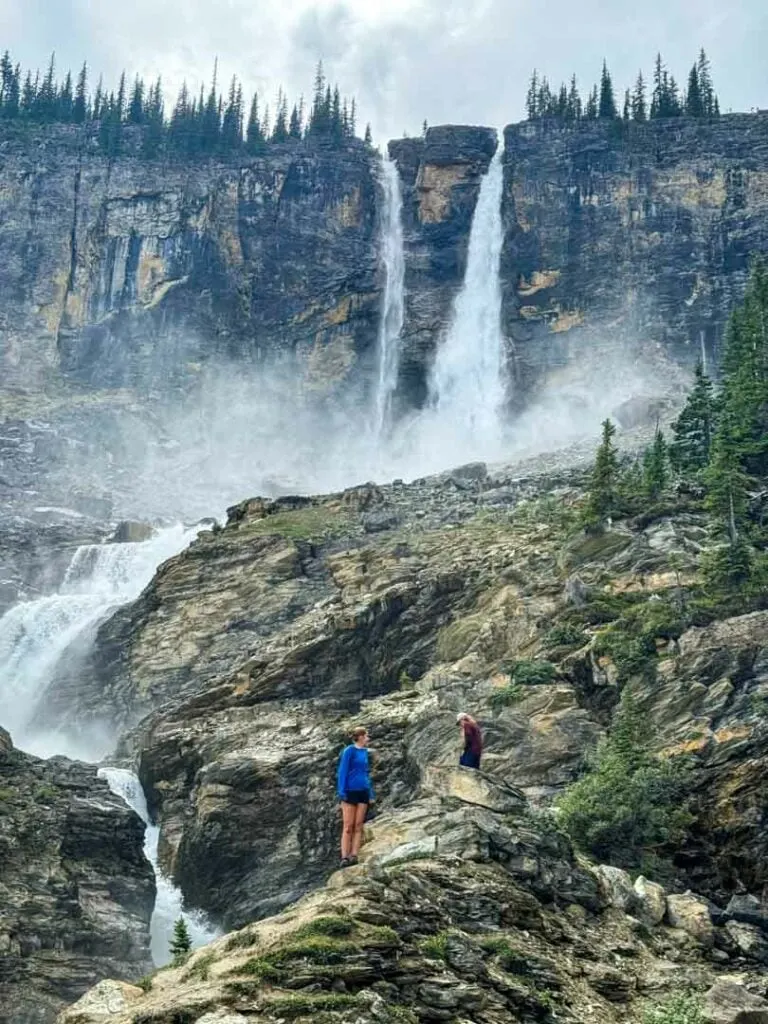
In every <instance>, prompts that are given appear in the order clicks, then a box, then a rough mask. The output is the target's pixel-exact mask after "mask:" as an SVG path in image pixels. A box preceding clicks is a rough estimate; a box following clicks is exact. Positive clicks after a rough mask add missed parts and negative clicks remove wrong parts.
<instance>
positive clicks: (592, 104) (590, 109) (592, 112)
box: [584, 85, 597, 121]
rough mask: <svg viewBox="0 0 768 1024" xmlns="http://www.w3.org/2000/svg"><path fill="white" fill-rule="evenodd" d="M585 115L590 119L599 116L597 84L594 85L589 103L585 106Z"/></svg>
mask: <svg viewBox="0 0 768 1024" xmlns="http://www.w3.org/2000/svg"><path fill="white" fill-rule="evenodd" d="M584 117H585V118H586V119H587V120H588V121H594V120H595V118H596V117H597V86H596V85H594V86H592V92H591V93H590V94H589V99H588V100H587V105H586V107H585V108H584Z"/></svg>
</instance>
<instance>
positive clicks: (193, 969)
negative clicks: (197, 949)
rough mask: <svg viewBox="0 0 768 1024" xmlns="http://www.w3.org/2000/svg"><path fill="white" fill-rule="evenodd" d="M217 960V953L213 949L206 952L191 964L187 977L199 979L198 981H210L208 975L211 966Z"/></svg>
mask: <svg viewBox="0 0 768 1024" xmlns="http://www.w3.org/2000/svg"><path fill="white" fill-rule="evenodd" d="M215 962H216V954H215V953H214V952H213V951H210V952H208V953H204V954H203V955H202V956H200V957H198V958H197V960H195V962H194V963H193V964H192V965H191V966H190V968H189V970H188V971H187V973H186V975H185V980H186V979H195V978H196V979H197V980H198V981H208V976H209V974H210V971H211V966H212V965H213V964H214V963H215Z"/></svg>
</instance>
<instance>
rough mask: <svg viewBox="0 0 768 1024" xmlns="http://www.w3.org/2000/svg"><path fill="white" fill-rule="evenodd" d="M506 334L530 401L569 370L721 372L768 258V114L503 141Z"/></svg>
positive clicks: (523, 135) (545, 128)
mask: <svg viewBox="0 0 768 1024" xmlns="http://www.w3.org/2000/svg"><path fill="white" fill-rule="evenodd" d="M504 162H505V193H504V215H505V222H506V237H505V244H504V250H503V254H502V283H503V288H504V318H503V319H504V329H505V333H506V335H507V338H508V339H509V342H510V345H511V349H512V352H513V355H514V366H515V372H516V377H517V384H518V388H519V390H520V391H522V393H523V395H525V394H527V393H529V392H530V389H531V387H532V386H534V385H535V383H536V382H537V381H541V379H542V377H544V376H545V375H546V371H547V370H548V369H551V368H555V367H557V366H560V365H562V364H564V363H565V362H567V361H569V360H571V361H573V360H589V359H590V358H596V359H597V360H601V359H604V358H605V357H606V356H609V355H611V354H612V355H614V356H617V355H623V357H624V358H623V360H622V364H623V365H625V366H626V365H628V364H629V363H631V362H632V360H633V359H636V358H637V357H638V356H644V357H645V359H646V360H650V361H653V359H654V358H655V353H656V352H662V351H663V352H665V353H666V354H667V355H671V356H672V358H674V359H676V360H678V361H684V362H688V363H691V362H693V361H694V360H695V359H697V358H699V357H700V356H701V354H702V353H704V355H705V358H706V359H708V360H709V362H710V364H713V363H715V362H716V360H717V358H718V356H719V353H720V347H721V343H722V338H723V331H724V328H725V323H726V321H727V318H728V314H729V312H730V310H731V309H732V307H733V305H734V303H735V302H736V301H738V300H739V299H740V297H741V294H742V293H743V289H744V285H745V281H746V274H747V270H748V266H749V260H750V257H751V256H752V255H754V254H756V253H764V252H768V114H766V113H765V112H763V113H760V114H733V115H729V116H725V117H722V118H720V119H718V120H715V121H712V122H702V121H696V120H690V119H685V118H684V119H673V120H662V121H652V122H649V123H648V124H642V125H635V124H630V125H628V126H626V127H622V126H621V124H620V123H618V122H617V123H615V124H614V123H610V124H606V123H604V122H600V121H598V122H592V123H590V122H585V123H583V124H581V125H579V127H578V128H576V129H573V128H570V127H567V126H563V125H562V124H558V123H557V122H549V121H542V122H534V123H524V124H520V125H511V126H510V127H508V128H507V129H506V131H505V156H504Z"/></svg>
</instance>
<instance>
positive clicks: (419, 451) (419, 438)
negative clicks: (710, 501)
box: [0, 149, 504, 964]
mask: <svg viewBox="0 0 768 1024" xmlns="http://www.w3.org/2000/svg"><path fill="white" fill-rule="evenodd" d="M382 188H383V194H384V206H383V210H382V218H381V261H382V265H383V270H384V276H385V281H384V289H383V303H382V311H381V325H380V329H379V344H378V367H377V374H376V380H375V395H374V403H373V404H374V407H373V410H372V416H371V418H370V419H371V428H372V429H371V434H372V437H373V441H374V444H375V446H376V449H377V451H379V452H383V451H385V450H386V451H394V442H395V440H396V433H397V428H396V424H395V422H394V421H395V416H394V414H393V399H394V396H395V393H396V390H397V384H398V372H399V365H400V356H401V345H402V335H403V323H404V312H405V251H404V238H403V216H402V213H403V209H402V207H403V200H402V194H401V188H400V177H399V174H398V171H397V167H396V166H395V164H394V163H393V162H391V161H389V160H385V161H384V163H383V167H382ZM501 198H502V151H501V149H499V150H498V151H497V152H496V154H495V156H494V157H493V159H492V161H491V164H490V167H489V169H488V172H487V174H486V175H485V178H484V180H483V182H482V186H481V189H480V195H479V199H478V202H477V208H476V210H475V214H474V219H473V223H472V230H471V234H470V240H469V252H468V261H467V268H466V275H465V279H464V283H463V286H462V288H461V291H460V293H459V294H458V296H457V298H456V301H455V305H454V310H453V320H452V323H451V326H450V328H449V330H448V332H447V334H446V336H445V338H444V340H443V342H442V344H441V346H440V347H439V349H438V352H437V355H436V358H435V363H434V367H433V372H432V376H431V381H430V402H429V407H428V408H427V409H426V410H424V411H423V412H422V413H421V414H420V416H419V418H418V419H417V420H416V421H415V422H414V421H412V422H411V423H410V425H408V426H407V428H406V429H403V430H401V432H400V438H399V440H400V442H402V441H403V438H405V439H406V441H407V442H409V443H410V444H411V447H412V448H414V453H413V454H414V465H415V466H417V467H418V468H419V469H421V468H422V467H427V468H429V469H432V468H433V467H434V468H436V469H444V468H446V467H447V466H449V465H451V464H453V465H456V464H457V463H458V462H460V461H464V460H468V459H471V458H484V459H487V458H489V457H492V456H493V455H494V454H495V453H496V451H497V449H498V447H499V445H500V440H501V422H502V420H501V409H502V405H503V401H504V387H503V383H502V380H503V377H502V371H503V348H504V346H503V338H502V334H501V290H500V284H499V261H500V254H501V245H502V233H503V232H502V220H501ZM391 468H392V467H390V468H389V470H384V471H383V472H389V471H391ZM397 468H399V467H397ZM390 475H391V476H395V475H397V473H395V472H391V473H390ZM413 475H416V473H414V474H413ZM351 482H353V481H350V483H351ZM161 511H162V510H158V512H161ZM195 533H196V531H195V530H188V529H185V528H184V527H182V526H180V525H179V526H176V527H172V528H170V529H165V530H160V531H158V532H157V533H156V534H155V535H154V536H153V537H152V538H151V539H150V540H148V541H145V542H143V543H133V544H99V545H93V544H90V545H85V546H83V547H81V548H79V549H78V550H77V551H76V552H75V555H74V557H73V559H72V562H71V565H70V567H69V570H68V572H67V573H66V577H65V579H64V580H63V582H62V584H61V586H60V587H59V590H58V592H57V593H55V594H50V595H48V596H44V597H40V598H38V599H36V600H32V601H23V602H20V603H19V604H17V605H15V606H14V607H13V608H11V609H10V610H9V611H7V612H6V613H5V615H4V616H3V617H2V618H0V726H3V727H4V728H6V729H8V731H9V732H10V733H11V735H12V738H13V740H14V741H15V743H16V745H17V746H19V747H20V748H22V749H24V750H27V751H29V752H30V753H33V754H36V755H38V756H41V757H50V756H52V755H55V754H64V755H66V756H70V757H78V758H81V759H84V760H90V761H93V762H101V764H102V767H101V768H100V772H101V774H102V775H103V777H104V778H105V779H106V780H107V781H108V783H109V785H110V786H111V788H112V790H113V791H114V792H115V793H117V794H118V795H120V796H121V797H122V798H123V799H124V800H125V801H126V802H127V803H128V804H129V805H130V806H131V807H133V808H134V810H135V811H136V812H137V813H138V814H139V815H140V817H141V818H142V819H143V820H144V822H145V823H146V825H147V831H146V844H145V851H146V854H147V856H148V858H149V860H150V861H151V862H152V864H153V865H154V867H155V873H156V878H157V891H158V896H157V904H156V908H155V915H154V917H153V921H152V950H153V955H154V957H155V960H156V962H157V963H158V964H162V963H164V962H165V961H166V959H167V952H168V940H169V933H170V929H171V928H172V925H173V921H174V920H175V918H177V917H178V916H179V915H180V914H181V912H182V911H181V906H182V897H181V894H180V893H179V892H178V891H177V890H176V889H174V887H173V886H172V885H171V883H170V882H169V881H168V880H167V879H165V878H164V877H163V876H162V874H161V872H160V871H159V868H158V861H157V846H158V834H159V832H158V828H157V826H155V825H154V824H152V822H150V820H149V815H148V813H147V805H146V801H145V798H144V794H143V792H142V789H141V785H140V783H139V781H138V779H137V778H136V777H135V776H134V775H133V774H132V773H131V772H129V771H126V770H125V769H122V768H113V767H104V766H103V764H104V763H103V760H102V759H103V758H104V757H105V755H107V754H108V753H109V752H110V751H111V750H113V749H114V741H115V737H114V736H103V737H101V738H98V737H93V736H90V737H88V736H84V735H78V736H77V737H75V738H74V739H73V738H72V737H71V736H70V735H65V734H63V733H53V734H52V733H50V732H47V733H45V734H41V732H40V730H39V729H37V730H36V728H35V713H36V709H37V708H38V707H39V705H40V703H41V701H43V700H44V699H45V693H46V690H47V688H48V687H49V685H50V684H51V682H52V681H53V679H54V678H55V675H56V670H57V666H58V664H59V662H60V660H61V658H62V657H63V656H64V654H65V653H66V652H67V651H68V649H70V648H71V646H72V645H73V644H74V643H75V642H76V641H80V642H81V643H88V642H90V640H91V638H92V633H93V631H94V630H95V629H96V627H97V626H98V624H99V623H100V622H101V621H103V620H104V619H105V618H106V617H107V615H108V614H109V613H110V611H111V610H113V609H115V608H116V607H118V606H120V605H123V604H125V603H127V602H129V601H133V600H135V599H136V598H137V597H138V596H139V595H140V593H141V592H142V590H143V589H144V588H145V587H146V586H147V584H148V583H149V582H150V580H151V579H152V576H153V575H154V573H155V571H156V569H157V567H158V566H159V565H160V563H161V562H163V561H165V560H166V559H168V558H169V557H171V556H172V555H175V554H176V553H178V552H179V551H181V550H182V549H183V548H184V547H186V546H187V544H189V542H190V541H191V540H192V539H193V537H194V536H195ZM188 921H189V924H190V930H191V933H192V935H193V938H194V939H195V941H196V942H203V941H206V940H207V939H209V938H210V937H211V932H210V929H209V927H208V926H207V924H206V923H205V922H202V921H201V920H200V919H198V918H195V917H188Z"/></svg>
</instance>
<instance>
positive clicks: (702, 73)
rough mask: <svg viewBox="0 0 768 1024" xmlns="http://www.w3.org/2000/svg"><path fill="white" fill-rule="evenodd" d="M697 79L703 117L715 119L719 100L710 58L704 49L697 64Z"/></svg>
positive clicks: (700, 52)
mask: <svg viewBox="0 0 768 1024" xmlns="http://www.w3.org/2000/svg"><path fill="white" fill-rule="evenodd" d="M696 78H697V81H698V86H699V95H700V97H701V106H702V115H703V116H704V117H713V116H714V115H715V104H716V103H717V99H716V97H715V90H714V87H713V85H712V71H711V68H710V64H709V58H708V57H707V55H706V53H705V52H704V48H703V47H702V49H701V50H700V51H699V59H698V61H697V63H696Z"/></svg>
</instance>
